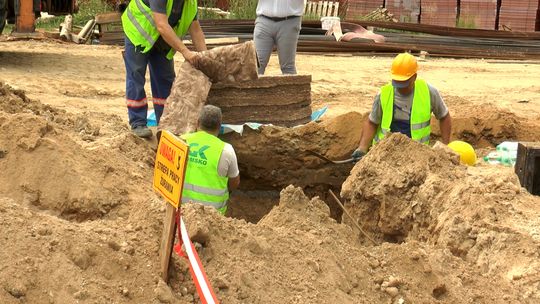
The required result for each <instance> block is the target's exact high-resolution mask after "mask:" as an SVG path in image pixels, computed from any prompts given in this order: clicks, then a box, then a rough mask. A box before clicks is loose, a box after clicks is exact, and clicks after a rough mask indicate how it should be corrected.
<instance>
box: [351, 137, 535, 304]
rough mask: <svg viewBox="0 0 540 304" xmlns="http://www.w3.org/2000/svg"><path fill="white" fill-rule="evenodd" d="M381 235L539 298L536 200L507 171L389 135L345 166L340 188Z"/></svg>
mask: <svg viewBox="0 0 540 304" xmlns="http://www.w3.org/2000/svg"><path fill="white" fill-rule="evenodd" d="M341 194H342V196H343V198H344V199H345V200H346V201H347V206H348V208H349V210H351V212H352V213H353V214H354V216H355V217H356V218H357V220H358V222H359V223H360V224H361V225H362V226H363V227H364V228H365V229H366V230H368V231H369V232H370V233H371V234H372V235H374V236H376V237H378V238H379V239H380V240H388V241H393V242H410V241H421V242H425V243H427V244H430V245H433V246H435V247H436V248H441V249H444V250H448V251H449V252H451V253H452V254H453V255H454V256H456V257H460V258H461V259H463V260H464V262H465V263H470V265H471V266H474V268H475V269H477V270H479V271H480V272H481V273H484V274H487V275H489V276H492V277H494V278H496V277H497V278H500V279H502V280H505V281H508V282H511V283H512V284H513V285H515V286H516V288H517V289H518V290H520V294H521V295H522V296H523V297H524V299H527V300H528V301H531V302H535V301H538V300H539V299H540V292H539V289H538V288H539V287H540V286H539V280H540V274H539V273H538V269H540V268H539V266H540V265H539V262H538V261H539V260H538V258H539V252H540V251H539V250H538V249H539V248H540V234H539V233H540V228H538V227H540V218H539V217H538V214H539V213H540V207H539V206H540V199H539V198H538V197H534V196H532V195H530V194H529V193H527V192H526V191H525V190H524V189H522V188H521V187H520V185H519V182H518V180H517V177H516V176H515V174H514V173H513V172H512V170H511V169H507V168H503V167H495V168H492V167H489V166H487V165H486V166H483V167H477V168H475V167H473V168H470V167H465V166H462V165H459V164H458V162H457V160H456V159H455V156H453V155H451V154H448V153H447V152H445V151H444V150H443V149H433V148H430V147H427V146H423V145H420V144H417V143H415V142H412V141H410V140H409V139H407V138H406V137H404V136H401V135H397V134H396V135H392V136H390V137H389V138H388V139H387V140H386V141H384V142H383V143H381V144H380V145H377V146H376V147H375V148H374V149H373V150H372V151H370V153H368V155H367V156H366V157H365V158H364V159H363V160H362V161H361V162H360V163H359V164H358V165H356V166H355V168H354V169H353V170H352V172H351V176H350V177H349V178H348V179H347V181H346V182H345V183H344V185H343V188H342V192H341Z"/></svg>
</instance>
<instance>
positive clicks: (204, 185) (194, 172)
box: [181, 131, 229, 214]
mask: <svg viewBox="0 0 540 304" xmlns="http://www.w3.org/2000/svg"><path fill="white" fill-rule="evenodd" d="M181 137H182V138H183V139H184V140H185V141H186V143H187V144H188V145H189V159H188V163H187V168H186V177H185V179H184V190H183V192H182V203H187V202H190V201H191V202H194V203H199V204H203V205H206V206H212V207H214V208H216V209H218V211H219V212H220V213H221V214H225V211H227V200H228V199H229V190H228V188H227V183H228V181H229V178H228V177H223V176H219V174H218V164H219V159H220V158H221V152H223V148H224V147H225V143H224V142H223V141H221V140H220V139H219V138H217V137H216V136H214V135H212V134H208V133H206V132H204V131H198V132H195V133H189V134H185V135H183V136H181Z"/></svg>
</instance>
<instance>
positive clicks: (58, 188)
mask: <svg viewBox="0 0 540 304" xmlns="http://www.w3.org/2000/svg"><path fill="white" fill-rule="evenodd" d="M0 94H1V95H0V107H1V108H2V109H3V110H2V111H1V112H0V150H1V151H2V157H1V158H0V171H1V172H2V175H0V192H1V193H3V196H7V197H11V198H13V199H15V200H17V201H23V202H24V203H26V204H28V205H30V206H34V207H37V208H39V209H42V210H48V211H52V212H53V214H56V215H58V216H61V217H63V218H66V219H74V220H79V221H80V220H88V219H96V218H100V217H102V216H104V215H105V214H107V213H109V212H110V211H111V210H113V209H114V208H116V207H118V206H120V205H122V204H123V203H125V202H126V201H127V200H128V193H130V192H132V190H133V189H135V187H137V186H136V184H135V183H134V182H135V181H136V180H137V179H139V180H142V179H143V177H145V178H148V171H149V170H148V168H150V166H152V162H151V158H148V160H149V162H147V163H146V167H144V168H140V167H139V166H138V164H136V163H134V162H132V161H133V160H132V159H129V158H127V157H126V155H125V154H123V153H122V151H121V150H122V149H123V148H125V145H123V144H120V145H118V146H117V147H108V148H107V149H100V148H99V146H95V147H94V148H93V150H92V151H90V150H89V149H88V148H85V147H83V146H82V145H81V144H80V143H78V142H77V141H76V138H79V139H81V140H82V138H87V137H86V136H87V135H89V136H92V137H93V140H97V138H96V137H97V136H99V128H95V127H93V126H91V125H90V124H89V123H88V119H87V118H82V117H77V116H73V115H69V114H67V113H65V112H63V111H59V110H57V109H54V108H51V107H49V106H44V105H42V104H40V103H38V102H34V101H30V100H28V99H27V98H26V97H25V96H24V94H22V93H21V92H17V91H10V90H9V88H8V87H6V86H1V92H0ZM4 105H6V107H4ZM4 109H6V110H5V111H4ZM136 140H137V139H135V138H134V137H131V136H130V135H129V134H124V137H123V139H120V140H117V142H119V143H122V141H123V143H124V144H128V143H130V142H134V141H136ZM133 146H137V145H133ZM132 148H134V147H132ZM136 149H137V151H138V153H139V154H140V155H148V156H150V155H152V151H151V150H150V149H149V148H148V147H147V148H146V149H145V148H144V146H141V145H139V147H138V148H136ZM128 176H131V182H126V181H125V180H124V177H128ZM137 188H138V187H137Z"/></svg>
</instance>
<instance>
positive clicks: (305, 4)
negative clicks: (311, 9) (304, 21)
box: [302, 0, 308, 15]
mask: <svg viewBox="0 0 540 304" xmlns="http://www.w3.org/2000/svg"><path fill="white" fill-rule="evenodd" d="M307 3H308V2H307V0H304V10H303V11H302V15H305V14H306V8H307Z"/></svg>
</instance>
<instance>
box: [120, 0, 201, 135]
mask: <svg viewBox="0 0 540 304" xmlns="http://www.w3.org/2000/svg"><path fill="white" fill-rule="evenodd" d="M122 28H123V29H124V33H125V35H126V37H125V50H124V53H123V54H124V63H125V66H126V105H127V108H128V116H129V124H130V126H131V129H132V132H133V133H134V134H135V135H137V136H139V137H143V138H147V137H151V136H152V131H150V129H148V127H147V111H148V103H147V98H146V92H145V89H144V85H145V82H146V68H147V66H148V68H149V69H150V84H151V89H152V102H153V104H154V112H155V114H156V121H157V122H158V123H159V120H160V118H161V115H162V114H163V109H164V106H165V100H166V99H167V97H169V94H170V92H171V87H172V84H173V81H174V78H175V73H174V61H173V56H174V54H175V52H180V53H181V54H182V56H183V57H184V59H185V60H186V61H188V62H190V63H191V64H192V65H193V66H194V67H198V63H199V61H200V58H201V57H200V56H199V53H197V52H193V51H190V50H189V49H188V48H187V47H186V46H185V45H184V43H183V42H182V36H184V35H186V34H187V33H188V32H189V34H190V35H191V40H193V44H194V45H195V48H196V49H197V51H204V50H206V44H205V41H204V33H203V31H202V29H201V25H200V24H199V21H198V20H197V0H131V1H130V3H129V4H128V6H127V7H126V9H125V11H124V13H123V14H122Z"/></svg>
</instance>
